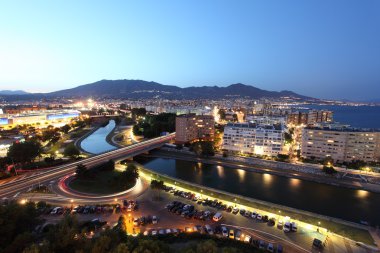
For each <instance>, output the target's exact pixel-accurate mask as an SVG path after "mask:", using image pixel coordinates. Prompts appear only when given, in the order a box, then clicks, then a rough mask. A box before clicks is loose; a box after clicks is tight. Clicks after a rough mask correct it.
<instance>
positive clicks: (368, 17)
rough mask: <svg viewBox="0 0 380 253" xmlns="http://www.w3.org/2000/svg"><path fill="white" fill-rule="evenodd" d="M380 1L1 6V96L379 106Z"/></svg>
mask: <svg viewBox="0 0 380 253" xmlns="http://www.w3.org/2000/svg"><path fill="white" fill-rule="evenodd" d="M379 13H380V1H378V0H363V1H361V0H357V1H351V0H333V1H330V0H299V1H291V0H289V1H271V0H265V1H264V0H263V1H254V0H249V1H248V0H247V1H232V0H231V1H213V0H207V1H204V0H195V1H174V0H173V1H165V0H163V1H155V0H152V1H143V0H141V1H94V0H93V1H85V0H81V1H69V0H66V1H47V0H46V1H39V0H35V1H27V0H25V1H18V0H14V1H2V2H1V3H0V89H24V90H27V91H32V92H37V91H38V92H48V91H54V90H59V89H63V88H70V87H74V86H77V85H81V84H85V83H90V82H94V81H97V80H100V79H143V80H147V81H156V82H160V83H162V84H170V85H178V86H182V87H185V86H192V85H194V86H199V85H220V86H225V85H228V84H232V83H238V82H241V83H245V84H250V85H254V86H257V87H259V88H263V89H268V90H284V89H287V90H293V91H295V92H298V93H301V94H305V95H309V96H315V97H321V98H348V99H357V100H363V99H372V98H380V95H379V92H380V14H379Z"/></svg>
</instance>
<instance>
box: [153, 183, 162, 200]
mask: <svg viewBox="0 0 380 253" xmlns="http://www.w3.org/2000/svg"><path fill="white" fill-rule="evenodd" d="M150 188H151V189H152V190H155V191H156V192H157V200H159V199H160V191H161V190H162V189H164V181H157V180H152V181H151V182H150Z"/></svg>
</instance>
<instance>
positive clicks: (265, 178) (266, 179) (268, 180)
mask: <svg viewBox="0 0 380 253" xmlns="http://www.w3.org/2000/svg"><path fill="white" fill-rule="evenodd" d="M272 180H273V176H272V175H271V174H268V173H264V174H263V182H264V184H265V185H266V186H269V185H270V184H271V183H272Z"/></svg>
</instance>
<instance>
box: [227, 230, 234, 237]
mask: <svg viewBox="0 0 380 253" xmlns="http://www.w3.org/2000/svg"><path fill="white" fill-rule="evenodd" d="M228 237H229V238H230V239H235V231H234V230H233V229H230V233H229V235H228Z"/></svg>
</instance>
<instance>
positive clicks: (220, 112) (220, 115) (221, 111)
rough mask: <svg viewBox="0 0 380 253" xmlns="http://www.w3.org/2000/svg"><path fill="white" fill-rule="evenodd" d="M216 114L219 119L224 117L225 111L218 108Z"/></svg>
mask: <svg viewBox="0 0 380 253" xmlns="http://www.w3.org/2000/svg"><path fill="white" fill-rule="evenodd" d="M218 114H219V117H220V119H221V120H225V119H226V111H225V110H224V109H219V111H218Z"/></svg>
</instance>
